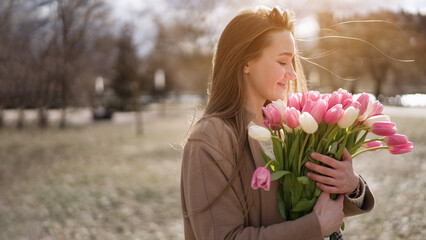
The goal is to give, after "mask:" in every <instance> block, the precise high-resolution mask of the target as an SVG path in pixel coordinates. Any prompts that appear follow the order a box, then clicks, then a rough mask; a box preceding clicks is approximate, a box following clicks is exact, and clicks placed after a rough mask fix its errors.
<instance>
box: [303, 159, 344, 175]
mask: <svg viewBox="0 0 426 240" xmlns="http://www.w3.org/2000/svg"><path fill="white" fill-rule="evenodd" d="M305 166H306V167H307V168H309V169H311V170H312V171H315V172H317V173H320V174H322V175H326V176H329V177H333V178H334V177H335V176H336V174H337V171H336V170H335V169H333V168H329V167H324V166H321V165H318V164H315V163H312V162H307V163H306V164H305Z"/></svg>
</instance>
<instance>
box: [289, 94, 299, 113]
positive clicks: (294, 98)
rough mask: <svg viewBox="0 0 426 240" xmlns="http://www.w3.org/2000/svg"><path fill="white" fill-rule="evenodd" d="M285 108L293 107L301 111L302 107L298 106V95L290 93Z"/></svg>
mask: <svg viewBox="0 0 426 240" xmlns="http://www.w3.org/2000/svg"><path fill="white" fill-rule="evenodd" d="M287 107H294V108H296V109H297V110H299V111H301V110H302V107H301V105H300V95H299V94H297V93H290V94H289V95H288V98H287Z"/></svg>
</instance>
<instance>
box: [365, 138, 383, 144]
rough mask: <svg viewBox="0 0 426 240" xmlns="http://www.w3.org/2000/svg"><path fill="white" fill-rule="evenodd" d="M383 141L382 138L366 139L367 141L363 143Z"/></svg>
mask: <svg viewBox="0 0 426 240" xmlns="http://www.w3.org/2000/svg"><path fill="white" fill-rule="evenodd" d="M383 140H384V138H373V139H368V140H367V141H364V143H369V142H375V141H381V142H383Z"/></svg>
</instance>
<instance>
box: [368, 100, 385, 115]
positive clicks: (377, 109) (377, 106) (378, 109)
mask: <svg viewBox="0 0 426 240" xmlns="http://www.w3.org/2000/svg"><path fill="white" fill-rule="evenodd" d="M382 111H383V105H382V104H381V103H380V102H379V101H374V102H373V106H372V109H371V113H370V114H369V116H368V117H371V116H375V115H379V114H382Z"/></svg>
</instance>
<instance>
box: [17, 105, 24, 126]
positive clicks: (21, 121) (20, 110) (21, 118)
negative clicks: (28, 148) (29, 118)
mask: <svg viewBox="0 0 426 240" xmlns="http://www.w3.org/2000/svg"><path fill="white" fill-rule="evenodd" d="M24 117H25V116H24V109H23V108H22V107H19V108H18V121H17V123H16V127H17V128H19V129H21V128H23V127H24Z"/></svg>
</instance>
